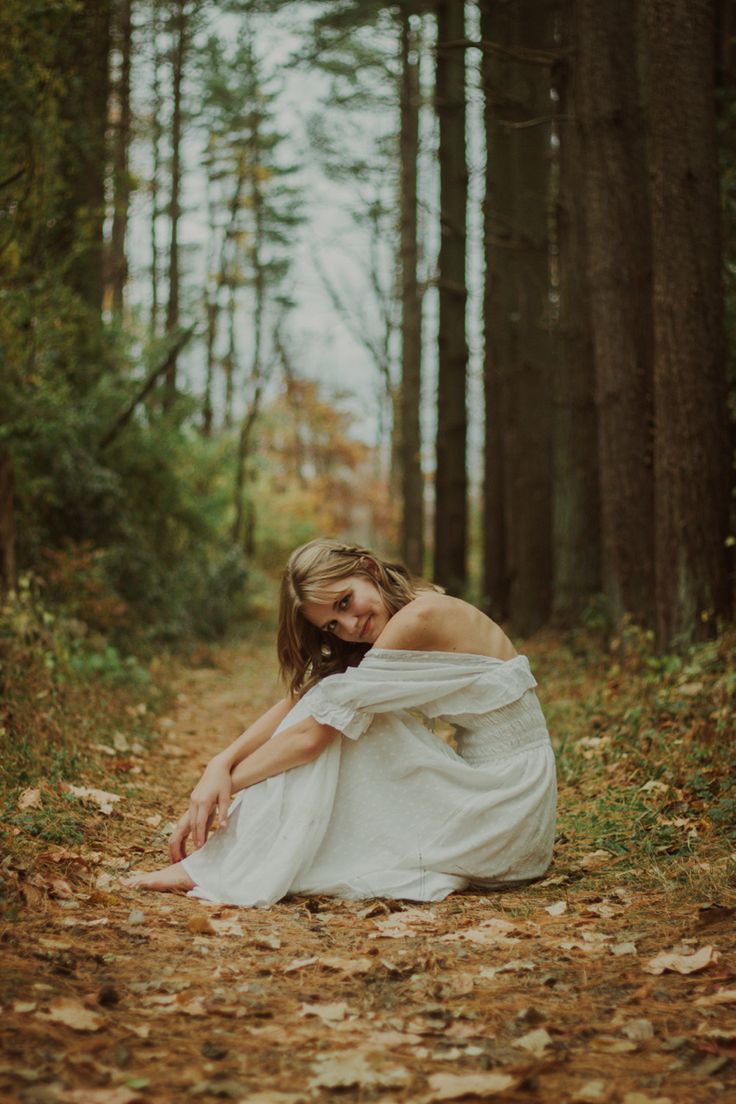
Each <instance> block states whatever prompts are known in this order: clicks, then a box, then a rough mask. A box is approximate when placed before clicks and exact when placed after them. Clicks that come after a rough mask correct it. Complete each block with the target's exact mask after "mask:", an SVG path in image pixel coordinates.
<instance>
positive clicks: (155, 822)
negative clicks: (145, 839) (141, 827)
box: [146, 813, 163, 828]
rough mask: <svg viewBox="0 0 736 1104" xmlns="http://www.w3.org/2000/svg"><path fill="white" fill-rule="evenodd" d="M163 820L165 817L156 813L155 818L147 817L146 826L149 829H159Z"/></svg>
mask: <svg viewBox="0 0 736 1104" xmlns="http://www.w3.org/2000/svg"><path fill="white" fill-rule="evenodd" d="M162 820H163V817H162V816H161V814H160V813H154V814H153V816H148V817H146V824H147V825H148V827H149V828H158V826H159V824H160V823H161V821H162Z"/></svg>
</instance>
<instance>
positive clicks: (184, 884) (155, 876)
mask: <svg viewBox="0 0 736 1104" xmlns="http://www.w3.org/2000/svg"><path fill="white" fill-rule="evenodd" d="M120 884H121V885H124V886H127V887H128V889H158V890H161V891H162V892H166V891H169V892H175V891H176V890H178V889H194V882H193V881H192V879H191V878H190V877H189V875H188V874H187V872H186V870H185V869H184V867H183V866H182V864H181V863H180V862H178V863H174V864H173V866H165V867H164V868H163V870H152V871H151V872H150V873H144V872H143V871H138V872H137V873H133V874H129V875H128V876H127V878H121V879H120Z"/></svg>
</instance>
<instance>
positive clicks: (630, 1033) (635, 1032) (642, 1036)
mask: <svg viewBox="0 0 736 1104" xmlns="http://www.w3.org/2000/svg"><path fill="white" fill-rule="evenodd" d="M621 1032H622V1034H623V1035H625V1036H626V1038H627V1039H632V1040H633V1041H634V1042H635V1043H643V1042H645V1041H646V1040H647V1039H652V1038H653V1037H654V1028H653V1027H652V1024H651V1021H650V1020H629V1022H628V1023H627V1024H624V1026H623V1027H622V1028H621Z"/></svg>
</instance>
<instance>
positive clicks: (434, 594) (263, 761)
mask: <svg viewBox="0 0 736 1104" xmlns="http://www.w3.org/2000/svg"><path fill="white" fill-rule="evenodd" d="M278 658H279V663H280V667H281V673H282V676H283V678H284V680H285V682H286V685H287V687H288V691H289V692H288V695H287V696H286V697H285V698H283V699H282V700H281V701H280V702H278V703H277V704H276V705H274V706H273V707H272V708H271V709H269V710H268V712H266V713H264V714H263V716H262V717H260V718H259V719H258V720H257V721H255V722H254V723H253V724H252V725H251V726H250V727H249V728H248V729H246V731H245V732H244V733H243V734H242V735H241V736H240V737H238V739H237V740H235V741H234V742H233V743H232V744H230V746H229V747H227V748H225V750H224V751H221V752H219V753H218V754H217V755H215V757H214V758H213V759H212V760H211V761H210V763H209V764H208V766H207V768H206V769H205V771H204V773H203V775H202V777H201V778H200V780H199V782H198V783H197V785H196V786H195V788H194V790H193V792H192V795H191V800H190V804H189V808H188V809H187V811H186V812H185V813H184V815H183V816H182V817H181V819H180V820H179V822H178V823H177V825H176V827H175V829H174V832H173V834H172V836H171V839H170V843H169V852H170V858H171V860H172V865H170V866H167V867H165V868H164V869H162V870H159V871H155V872H153V873H136V874H133V875H131V876H129V877H128V878H127V879H126V880H125V883H124V884H126V885H128V886H132V887H136V888H142V889H152V890H188V891H189V892H190V894H191V895H192V896H197V897H201V898H204V899H206V900H210V901H218V902H226V903H232V904H240V905H251V906H262V907H267V906H269V905H271V904H273V902H274V901H277V900H279V899H281V898H282V897H284V896H285V895H286V894H295V893H300V894H331V895H335V896H339V897H345V898H364V897H390V898H409V899H411V900H416V901H437V900H440V899H442V898H443V897H446V896H447V894H449V893H452V892H453V891H454V890H461V889H463V888H465V887H467V886H469V885H471V884H472V885H480V886H483V887H486V888H491V887H493V886H494V885H500V884H508V883H513V882H524V881H529V880H532V879H534V878H538V877H540V876H541V875H542V874H544V872H545V870H546V869H547V866H548V864H549V862H550V858H551V854H552V844H553V839H554V823H555V797H556V780H555V764H554V757H553V754H552V749H551V746H550V740H549V735H548V733H547V727H546V724H545V721H544V716H543V714H542V711H541V709H540V706H539V703H538V701H537V698H536V695H535V692H534V687H535V686H536V682H535V679H534V677H533V675H532V673H531V671H530V669H529V663H528V661H527V659H526V657H525V656H522V655H518V654H517V653H516V651H515V650H514V647H513V645H512V644H511V642H510V641H509V639H508V637H507V636H506V635H505V633H504V632H503V631H502V630H501V628H500V627H499V626H498V625H497V624H495V622H493V621H492V620H491V619H490V618H488V617H486V616H485V614H483V613H481V612H480V611H479V610H478V609H476V608H475V607H474V606H472V605H470V604H469V603H467V602H464V601H461V600H460V599H458V598H451V597H450V596H448V595H446V594H443V593H442V592H440V591H439V590H438V589H437V588H435V587H433V586H432V585H431V584H429V583H427V582H425V581H423V580H420V579H416V578H413V577H412V576H411V575H410V574H409V572H408V571H407V570H406V568H405V567H404V566H403V565H401V564H398V563H392V562H389V561H387V560H385V559H383V558H382V557H380V556H378V555H376V554H375V553H373V552H370V551H368V550H367V549H364V548H358V547H354V546H352V545H349V544H343V543H341V542H339V541H335V540H328V539H318V540H314V541H310V542H309V543H308V544H305V545H303V546H302V547H301V548H297V549H296V551H295V552H294V553H292V555H291V557H290V559H289V562H288V564H287V567H286V570H285V572H284V577H283V581H282V587H281V601H280V610H279V631H278ZM438 718H439V719H441V720H442V721H444V722H449V723H450V724H451V725H452V727H453V729H454V733H455V742H456V745H457V750H454V748H453V747H451V746H450V745H449V744H448V743H447V742H446V741H445V740H443V739H442V738H441V737H440V736H439V735H437V734H436V732H435V730H434V726H433V724H432V722H433V721H434V720H435V719H438ZM215 819H216V822H217V831H216V832H214V833H211V832H210V828H211V826H212V824H213V821H214V820H215ZM190 836H191V838H192V842H193V846H194V850H193V851H192V853H191V854H189V855H187V850H186V845H187V839H188V838H189V837H190Z"/></svg>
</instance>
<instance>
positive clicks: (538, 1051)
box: [514, 1027, 552, 1058]
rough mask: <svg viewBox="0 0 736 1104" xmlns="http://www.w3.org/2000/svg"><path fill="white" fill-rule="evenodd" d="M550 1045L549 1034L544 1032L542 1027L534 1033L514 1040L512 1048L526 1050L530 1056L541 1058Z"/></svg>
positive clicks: (531, 1032)
mask: <svg viewBox="0 0 736 1104" xmlns="http://www.w3.org/2000/svg"><path fill="white" fill-rule="evenodd" d="M551 1045H552V1039H551V1037H550V1035H549V1032H547V1031H545V1029H544V1028H543V1027H538V1028H536V1030H534V1031H529V1032H528V1033H527V1034H526V1035H522V1036H521V1037H520V1038H519V1039H514V1046H517V1047H521V1048H522V1049H523V1050H528V1051H529V1053H530V1054H533V1055H534V1057H535V1058H541V1057H542V1056H543V1055H544V1053H545V1051H546V1050H547V1047H548V1046H551Z"/></svg>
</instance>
